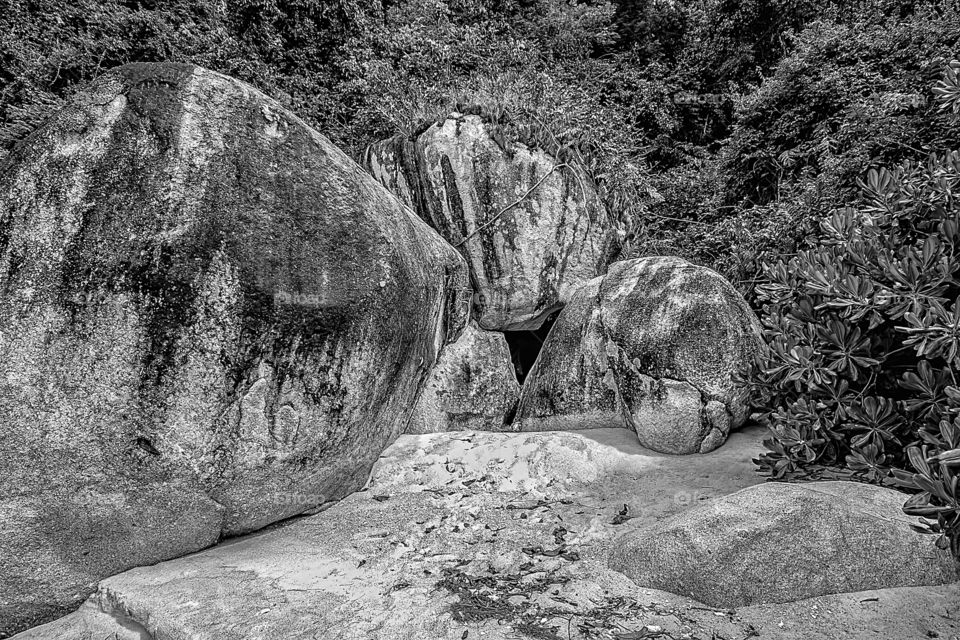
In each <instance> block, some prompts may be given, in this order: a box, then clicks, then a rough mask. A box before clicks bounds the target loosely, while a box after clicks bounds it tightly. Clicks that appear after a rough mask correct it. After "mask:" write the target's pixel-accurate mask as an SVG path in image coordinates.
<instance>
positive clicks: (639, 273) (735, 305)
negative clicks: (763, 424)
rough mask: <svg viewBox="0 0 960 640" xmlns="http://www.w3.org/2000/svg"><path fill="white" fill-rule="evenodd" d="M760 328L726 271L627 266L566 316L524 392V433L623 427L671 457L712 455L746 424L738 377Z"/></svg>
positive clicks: (667, 263) (658, 261)
mask: <svg viewBox="0 0 960 640" xmlns="http://www.w3.org/2000/svg"><path fill="white" fill-rule="evenodd" d="M761 339H762V338H761V328H760V324H759V322H758V321H757V319H756V316H755V315H754V313H753V311H751V309H750V307H749V306H747V304H746V302H745V301H744V300H743V298H741V296H740V294H739V293H737V291H736V290H735V289H734V288H733V287H732V286H731V285H730V283H728V282H727V281H726V280H724V279H723V278H722V277H721V276H720V275H718V274H717V273H715V272H713V271H711V270H709V269H706V268H704V267H698V266H695V265H692V264H690V263H688V262H686V261H684V260H681V259H679V258H664V257H655V258H641V259H637V260H628V261H625V262H618V263H615V264H613V265H612V266H611V267H610V271H609V273H607V275H605V276H602V277H598V278H595V279H594V280H592V281H591V282H589V283H588V284H587V285H586V286H584V287H583V288H582V289H580V291H578V292H577V294H576V295H575V296H574V298H573V299H572V300H571V301H570V304H569V305H567V307H566V308H564V310H563V311H561V312H560V315H559V317H558V318H557V321H556V324H555V325H554V326H553V328H552V329H551V330H550V334H549V335H548V337H547V340H546V342H545V343H544V345H543V349H542V351H541V352H540V355H539V357H538V358H537V362H536V364H535V365H534V367H533V369H532V370H531V372H530V374H529V376H528V377H527V379H526V381H525V383H524V386H523V391H522V392H521V396H520V404H519V407H518V410H517V419H518V420H519V421H520V428H521V430H525V431H533V430H548V429H585V428H597V427H610V426H623V427H626V428H629V429H632V430H634V431H636V433H637V436H638V437H639V439H640V442H641V444H643V445H644V446H646V447H649V448H651V449H654V450H656V451H660V452H663V453H674V454H682V453H695V452H700V453H705V452H707V451H710V450H712V449H715V448H717V447H718V446H720V445H721V444H722V443H723V442H724V440H725V439H726V437H727V435H728V434H729V432H730V430H731V429H733V428H736V427H739V426H741V425H742V424H743V422H744V421H745V420H746V418H747V411H748V407H747V399H746V396H745V392H744V391H743V390H741V389H740V388H739V387H738V386H737V385H736V384H735V382H734V379H733V376H734V373H735V372H736V371H737V370H738V369H740V368H741V367H742V366H744V364H745V363H747V362H748V361H750V360H751V359H752V358H753V355H754V353H755V352H756V349H758V348H759V345H760V344H761Z"/></svg>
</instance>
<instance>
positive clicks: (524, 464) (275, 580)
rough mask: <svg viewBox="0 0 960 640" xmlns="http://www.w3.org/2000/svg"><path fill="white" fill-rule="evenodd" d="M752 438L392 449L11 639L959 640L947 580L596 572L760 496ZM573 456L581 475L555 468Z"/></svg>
mask: <svg viewBox="0 0 960 640" xmlns="http://www.w3.org/2000/svg"><path fill="white" fill-rule="evenodd" d="M763 435H764V434H763V431H762V430H760V429H757V428H748V429H745V430H743V431H740V432H737V433H735V434H733V435H732V436H731V438H730V440H729V441H728V442H727V443H726V444H725V445H724V447H722V448H721V449H719V450H717V451H715V452H712V453H710V454H707V455H703V456H696V457H685V458H680V457H676V456H669V455H664V454H659V453H656V452H653V451H650V450H648V449H644V448H643V447H641V446H639V445H638V444H637V442H636V439H635V438H634V437H633V436H632V435H631V434H629V433H628V432H626V431H624V430H622V429H599V430H593V431H589V432H577V433H557V432H552V433H519V434H504V433H482V432H471V431H463V432H456V433H436V434H426V435H406V436H401V437H400V438H399V439H398V440H397V442H396V443H394V445H392V446H391V447H390V448H388V449H387V450H386V451H385V452H384V454H383V456H381V458H380V460H379V461H378V462H377V464H376V466H375V468H374V471H373V473H372V475H371V478H370V481H369V483H368V485H367V487H366V489H365V490H364V491H362V492H359V493H356V494H353V495H351V496H350V497H348V498H346V499H345V500H343V501H341V502H339V503H337V504H335V505H333V506H331V507H330V508H329V509H327V510H325V511H323V512H320V513H318V514H316V515H312V516H308V517H302V518H298V519H295V520H291V521H288V522H284V523H281V524H279V525H275V526H274V527H272V528H270V529H268V530H266V531H262V532H259V533H256V534H253V535H248V536H245V537H242V538H237V539H234V540H230V541H227V542H225V543H223V544H221V545H219V546H217V547H215V548H213V549H209V550H206V551H203V552H201V553H198V554H194V555H192V556H188V557H184V558H180V559H177V560H172V561H168V562H163V563H160V564H158V565H155V566H152V567H142V568H138V569H133V570H130V571H127V572H125V573H123V574H120V575H117V576H114V577H111V578H109V579H106V580H104V581H102V582H101V583H100V585H99V586H98V588H97V590H96V592H95V594H94V595H93V596H92V597H91V599H90V600H89V602H88V604H87V605H85V606H84V607H83V608H81V610H79V611H78V612H76V613H74V614H71V615H69V616H67V617H65V618H63V619H61V620H58V621H55V622H53V623H50V624H48V625H45V626H43V627H38V628H36V629H33V630H31V631H29V632H27V633H24V634H22V635H21V636H19V637H18V639H19V640H53V639H54V638H56V639H57V640H93V639H94V638H96V639H97V640H102V638H103V637H113V636H112V635H108V634H110V633H113V630H112V628H111V625H113V628H115V629H116V633H117V637H118V638H120V639H122V640H128V639H137V640H247V639H249V640H266V639H273V638H284V639H304V640H306V639H312V640H326V639H331V640H334V639H337V640H340V639H344V640H440V639H443V640H463V639H464V638H466V639H467V640H471V639H476V638H488V639H490V640H507V639H508V638H514V639H516V638H521V639H522V638H541V639H542V638H549V639H564V640H565V639H568V638H569V639H570V640H587V639H591V640H597V639H603V640H614V639H615V638H620V639H623V638H661V639H667V640H681V639H688V640H742V639H743V638H748V637H760V638H767V637H769V638H778V639H781V640H782V639H786V640H801V639H802V640H809V639H814V640H821V639H822V640H828V639H829V640H835V639H836V638H841V637H842V638H854V639H858V638H890V639H891V640H892V639H893V638H898V639H899V638H914V637H925V636H926V637H936V636H930V635H928V632H932V633H936V634H940V637H944V638H949V637H950V635H951V634H956V633H957V632H958V631H960V623H958V622H957V614H958V612H960V589H958V587H957V586H956V585H946V586H942V587H915V588H903V589H886V590H878V591H867V592H859V593H847V594H840V595H834V596H824V597H819V598H812V599H807V600H802V601H798V602H792V603H788V604H782V605H762V606H753V607H742V608H738V609H726V608H717V607H713V606H708V605H704V604H703V603H701V602H698V601H696V600H693V599H690V598H688V597H683V596H681V595H673V594H671V593H667V592H665V591H659V590H657V589H652V588H647V587H644V586H642V585H641V586H638V585H637V584H635V583H633V582H631V581H630V580H629V579H627V578H626V577H625V576H624V575H623V574H621V573H618V572H616V571H613V570H612V569H610V568H609V567H608V566H607V564H606V559H607V557H608V556H609V555H610V552H611V550H612V549H614V548H616V546H617V545H618V544H619V542H618V541H619V539H620V537H621V536H623V535H627V536H629V535H631V533H632V532H637V531H643V530H645V528H647V527H650V526H655V525H656V523H658V522H662V521H669V520H670V518H672V517H677V514H682V513H684V512H687V511H689V510H691V509H696V508H697V507H696V505H698V504H700V505H704V504H707V505H708V504H710V503H711V502H712V501H713V500H716V499H717V498H719V497H720V496H724V495H726V494H729V493H733V492H735V491H737V490H739V489H743V488H745V487H750V486H752V485H754V484H756V483H758V482H759V481H760V480H761V478H760V477H759V476H757V475H756V474H755V472H754V470H753V464H752V463H751V462H750V458H752V457H754V456H756V455H757V454H758V453H759V452H760V451H761V449H762V446H761V444H760V440H761V439H762V437H763ZM577 456H579V457H582V458H584V459H586V460H587V461H588V463H589V464H583V465H581V466H580V467H576V466H572V465H571V464H570V463H571V460H573V459H575V458H576V457H577ZM457 462H459V464H456V463H457ZM624 501H626V504H624ZM97 634H102V635H97ZM135 634H139V635H135ZM757 634H759V636H757Z"/></svg>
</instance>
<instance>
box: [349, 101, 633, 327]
mask: <svg viewBox="0 0 960 640" xmlns="http://www.w3.org/2000/svg"><path fill="white" fill-rule="evenodd" d="M496 131H497V129H496V127H495V126H494V125H491V124H487V123H486V122H484V120H483V119H482V118H481V117H480V116H476V115H463V114H460V113H454V114H452V115H450V117H448V118H447V119H446V120H444V121H443V122H440V123H437V124H434V125H433V126H431V127H430V128H428V129H427V130H426V131H424V132H422V133H420V134H419V135H418V136H416V137H415V138H414V139H413V140H411V139H407V138H403V137H399V138H394V139H391V140H387V141H383V142H381V143H378V144H376V145H373V146H371V147H370V148H369V149H368V150H367V153H366V161H365V164H366V166H367V168H368V170H369V171H370V172H371V173H372V174H373V175H374V176H376V177H377V179H378V180H379V181H380V182H381V183H382V184H384V185H385V186H386V187H387V188H389V189H390V190H391V191H393V192H394V193H395V194H396V195H397V196H398V198H399V199H400V200H402V201H404V202H406V203H407V204H409V205H411V206H412V207H413V208H414V209H415V210H416V211H417V212H418V213H419V214H420V216H421V217H423V218H424V219H425V220H426V221H427V222H429V223H430V224H431V226H433V227H434V228H435V229H436V230H437V231H439V232H440V234H441V235H442V236H443V237H444V238H446V239H447V241H448V242H450V243H451V244H452V245H454V246H455V247H457V248H458V249H459V250H460V251H461V252H462V253H463V255H464V256H465V257H466V259H467V262H468V263H469V265H470V275H471V281H472V283H473V285H474V287H475V289H476V291H477V294H478V296H477V300H478V303H477V312H478V314H477V321H478V323H479V324H480V326H481V327H482V328H484V329H495V330H501V331H514V330H523V329H536V328H538V327H540V325H541V324H542V323H543V321H544V319H545V318H546V317H547V316H548V315H550V314H551V313H552V312H554V311H556V310H557V309H560V308H561V307H562V306H563V305H564V304H565V303H566V302H567V301H568V300H570V298H571V297H572V296H573V294H574V292H575V291H576V290H577V289H578V288H579V287H581V286H582V285H584V284H585V283H586V282H588V281H589V280H590V279H592V278H594V277H595V276H597V275H598V274H601V273H603V272H604V271H605V270H606V267H607V265H608V264H609V263H610V261H611V260H612V258H613V254H614V253H615V251H616V246H617V229H616V224H615V222H614V220H613V218H612V217H611V216H609V215H608V213H607V212H606V209H605V207H604V206H603V204H602V203H601V202H600V200H599V198H598V196H597V193H596V189H595V188H594V186H593V184H592V181H591V180H590V179H589V177H588V176H587V175H586V173H585V172H584V170H583V169H582V168H581V167H579V166H577V165H575V164H568V165H566V166H560V163H559V162H558V161H557V160H556V159H554V158H553V157H551V156H550V155H548V154H547V153H545V152H544V151H542V150H540V149H537V148H531V147H528V146H526V145H524V144H522V143H516V144H513V145H511V146H510V147H509V148H505V147H503V146H501V142H500V141H499V137H498V136H497V135H496ZM518 200H519V201H520V202H519V203H518V204H516V206H511V205H514V203H517V201H518ZM508 207H509V208H508ZM505 209H506V210H505ZM501 212H502V213H501ZM498 215H499V217H497V216H498Z"/></svg>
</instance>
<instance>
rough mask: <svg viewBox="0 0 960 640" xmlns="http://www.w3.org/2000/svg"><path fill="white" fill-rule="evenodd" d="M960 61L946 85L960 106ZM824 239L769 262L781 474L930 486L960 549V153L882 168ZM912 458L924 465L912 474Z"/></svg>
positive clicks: (765, 386) (761, 290)
mask: <svg viewBox="0 0 960 640" xmlns="http://www.w3.org/2000/svg"><path fill="white" fill-rule="evenodd" d="M958 68H960V63H958V62H956V61H955V62H953V63H952V65H951V66H950V67H949V69H948V71H947V73H946V74H945V77H944V79H943V80H942V81H941V82H940V84H939V85H938V94H939V96H940V104H941V105H943V107H944V109H943V110H944V111H945V112H952V113H953V114H956V113H957V112H958V111H960V102H958V101H957V99H956V96H957V95H960V87H958V83H957V73H956V70H957V69H958ZM859 187H860V190H861V197H860V200H859V202H858V203H857V206H856V207H845V208H841V209H838V210H836V211H835V212H834V213H833V214H832V215H831V216H830V217H829V218H827V219H825V220H823V221H822V223H821V236H820V238H819V244H818V245H817V246H816V247H815V248H812V249H807V250H803V251H800V252H799V253H798V254H797V255H796V256H794V257H791V258H789V259H787V260H780V261H778V262H776V263H774V264H770V265H766V266H765V268H764V276H765V282H764V283H763V284H761V285H760V286H758V288H757V291H758V295H759V298H760V299H761V301H763V302H764V306H763V314H762V322H763V325H764V328H765V336H766V341H767V349H766V350H765V352H764V353H763V354H761V356H760V357H758V360H757V362H756V363H755V364H754V366H753V367H752V369H751V371H750V375H749V380H750V382H749V384H750V386H751V389H752V392H753V402H754V406H755V407H756V408H757V409H758V410H759V414H760V417H761V420H762V421H763V422H764V423H766V424H767V426H768V427H769V428H770V429H771V431H772V433H773V438H772V439H770V440H767V441H766V443H765V444H766V446H767V448H768V449H769V451H768V452H767V453H765V454H764V455H762V456H760V458H759V459H758V463H759V465H760V467H761V468H762V469H763V470H764V471H766V472H767V473H770V474H771V475H772V476H773V477H774V478H788V477H797V476H802V475H809V474H811V473H816V472H817V471H819V470H822V469H823V468H824V467H846V468H848V469H849V470H850V472H852V474H853V476H854V477H859V478H862V479H863V480H865V481H869V482H874V483H892V484H898V485H900V486H902V487H906V488H909V489H911V490H914V491H917V492H918V493H916V495H914V496H913V497H911V498H910V500H909V501H908V502H907V504H906V505H905V507H904V510H905V512H906V513H908V514H911V515H918V516H923V517H932V518H935V519H934V520H932V521H924V526H923V528H925V529H926V530H928V531H930V532H935V533H940V534H942V535H941V537H940V539H939V540H938V544H940V545H941V546H944V547H945V546H946V545H947V544H948V541H949V543H950V544H951V547H952V551H953V553H954V554H955V555H957V556H958V558H960V382H958V380H957V376H956V372H957V371H958V370H960V200H958V198H960V152H956V151H955V152H952V153H948V154H941V155H936V154H933V155H931V156H930V157H929V159H928V160H927V161H926V162H924V163H917V162H910V161H908V162H905V163H903V164H902V165H901V166H899V167H897V168H895V169H892V170H887V169H879V170H870V171H869V172H868V173H867V175H866V177H865V179H863V180H861V181H859ZM900 467H908V468H911V469H912V470H911V471H904V470H902V469H900Z"/></svg>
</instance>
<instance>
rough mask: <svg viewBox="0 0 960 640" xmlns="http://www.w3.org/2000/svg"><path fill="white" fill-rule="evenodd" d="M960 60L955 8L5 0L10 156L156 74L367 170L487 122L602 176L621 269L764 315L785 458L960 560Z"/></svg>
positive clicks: (756, 383) (619, 0)
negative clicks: (895, 489) (906, 515)
mask: <svg viewBox="0 0 960 640" xmlns="http://www.w3.org/2000/svg"><path fill="white" fill-rule="evenodd" d="M958 51H960V10H958V8H957V6H956V3H954V2H950V1H949V0H915V1H910V2H902V1H894V0H860V1H854V2H840V1H839V0H745V1H742V2H735V1H733V0H690V1H689V2H683V3H677V2H674V1H673V0H645V1H639V2H635V1H632V0H613V1H608V0H372V1H367V0H169V1H165V2H159V1H158V0H76V1H74V2H72V3H62V2H59V1H56V0H0V156H2V155H4V154H6V152H7V151H9V149H10V148H11V147H12V146H13V145H14V144H15V143H16V142H17V141H18V140H20V139H22V138H23V137H24V136H25V135H27V134H28V133H29V132H30V131H31V130H32V129H33V128H35V127H36V126H37V124H38V123H39V122H40V121H41V120H42V119H43V118H44V117H45V116H46V115H47V114H49V113H50V112H51V110H52V109H54V108H55V107H56V106H57V105H59V104H61V103H62V102H63V101H64V100H65V99H68V98H69V96H70V93H71V91H73V90H74V89H75V88H76V87H78V86H79V85H81V84H82V83H84V82H86V81H88V80H90V79H92V78H95V77H96V76H97V75H99V74H101V73H102V72H103V71H104V70H106V69H109V68H111V67H114V66H117V65H120V64H123V63H126V62H131V61H159V60H174V61H192V62H196V63H198V64H201V65H203V66H206V67H209V68H212V69H215V70H218V71H222V72H224V73H227V74H229V75H232V76H234V77H237V78H240V79H242V80H245V81H247V82H250V83H252V84H254V85H256V86H258V87H259V88H261V89H262V90H264V91H265V92H267V93H268V94H270V95H273V96H275V97H277V98H279V99H280V100H281V101H282V102H283V103H285V104H286V105H287V106H289V107H290V108H291V109H292V110H293V111H295V112H296V113H297V114H299V115H300V116H302V117H304V118H305V119H307V120H308V121H309V122H311V123H312V124H314V125H315V126H317V127H318V128H319V129H320V130H321V131H323V132H324V133H326V134H327V135H328V136H329V137H331V138H332V139H333V140H334V141H335V142H336V143H337V144H339V145H340V146H341V147H343V148H345V149H346V150H347V151H348V152H349V153H351V154H353V155H354V156H355V157H359V156H360V154H361V153H362V151H363V149H364V148H365V146H366V145H367V144H369V143H371V142H373V141H376V140H379V139H382V138H385V137H389V136H391V135H395V134H398V133H402V134H407V135H409V134H412V133H414V132H416V131H419V130H420V129H421V128H422V127H423V126H424V124H425V123H428V122H430V121H432V120H434V119H436V118H440V117H443V116H444V115H446V114H447V113H449V112H450V111H451V110H454V109H464V108H471V109H474V110H476V111H478V112H479V113H481V114H483V115H484V116H485V117H486V118H487V119H488V120H489V121H491V122H492V123H495V124H497V125H499V127H498V130H499V131H500V132H501V134H502V135H503V136H504V137H505V138H508V139H513V140H523V141H526V142H532V143H536V144H538V145H540V146H544V147H547V148H548V149H550V150H551V151H552V152H553V153H555V154H557V155H558V156H559V157H561V158H562V159H564V160H576V161H578V162H582V163H583V165H584V166H585V167H586V168H587V169H588V170H589V172H590V174H591V175H592V177H593V179H594V180H595V181H596V183H597V185H598V187H599V189H600V192H601V194H602V195H603V197H604V199H605V201H606V203H607V205H608V207H609V208H610V211H611V212H613V213H614V214H616V215H617V216H619V217H620V219H621V220H622V222H623V225H624V235H623V243H622V244H623V246H622V248H621V257H632V256H636V255H654V254H672V255H680V256H683V257H686V258H688V259H691V260H693V261H695V262H698V263H700V264H705V265H707V266H711V267H713V268H715V269H717V270H718V271H720V272H721V273H723V274H724V275H726V276H727V277H729V278H730V279H731V280H732V281H733V282H734V283H735V284H736V285H737V286H739V288H740V289H741V290H742V291H743V292H744V293H745V294H746V295H747V296H748V298H749V299H750V300H751V301H752V302H754V303H755V304H756V305H757V306H758V308H760V309H761V315H762V318H763V321H764V323H765V325H766V327H767V330H768V336H767V337H768V341H769V346H770V348H769V351H768V352H767V353H766V354H764V357H763V358H762V359H761V361H760V362H758V363H757V365H756V366H755V367H754V369H753V371H752V372H751V375H750V376H749V383H750V384H751V385H752V387H753V389H754V392H755V405H756V408H757V410H758V412H759V414H760V416H761V418H762V419H763V420H765V421H767V422H768V423H769V424H770V426H771V427H772V428H773V431H774V437H773V439H772V440H771V442H770V444H769V447H770V452H769V453H768V454H767V455H765V456H764V457H763V458H762V459H761V460H760V464H761V467H763V468H764V469H766V470H767V471H768V472H770V473H771V474H772V475H774V476H775V477H778V478H782V477H790V476H796V475H798V474H801V475H802V474H804V473H807V474H809V473H814V472H815V471H816V469H819V468H822V467H844V468H846V469H848V470H849V471H850V472H852V473H854V474H857V475H858V476H859V477H862V478H863V479H865V480H868V481H873V482H893V481H897V482H900V483H901V484H906V485H908V486H910V487H912V489H913V490H914V491H916V492H918V493H917V494H916V496H917V497H916V498H914V499H912V500H911V504H910V506H909V509H911V512H912V513H916V514H918V515H924V516H928V517H931V518H934V519H935V521H933V522H932V524H931V525H930V526H931V528H932V529H936V530H938V531H941V532H945V533H948V534H949V535H950V536H951V537H952V538H951V539H952V540H953V543H954V551H955V552H957V551H960V549H958V546H957V545H958V538H960V505H958V480H957V467H958V466H960V463H958V461H957V458H958V453H957V449H958V447H960V440H958V437H960V436H958V434H960V422H958V421H957V420H958V418H957V416H958V414H960V386H958V384H957V381H956V379H955V375H956V368H957V365H958V364H960V360H958V358H960V355H958V353H960V343H958V340H960V338H958V333H957V332H958V329H957V327H958V326H960V319H958V318H960V302H958V295H960V279H958V271H960V254H958V249H957V244H958V242H960V238H958V225H960V220H958V210H957V204H956V197H957V196H956V194H957V180H958V173H960V172H958V160H957V156H956V155H950V153H949V152H950V151H951V150H955V149H956V148H957V147H958V146H960V145H958V141H960V118H958V117H957V112H958V105H960V98H958V93H957V78H956V70H955V68H956V67H955V66H954V67H951V66H950V62H951V60H953V59H954V58H955V57H956V56H957V52H958ZM951 69H952V70H951ZM896 468H903V469H908V470H909V471H899V472H897V473H896V474H893V473H892V471H891V469H896Z"/></svg>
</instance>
